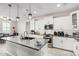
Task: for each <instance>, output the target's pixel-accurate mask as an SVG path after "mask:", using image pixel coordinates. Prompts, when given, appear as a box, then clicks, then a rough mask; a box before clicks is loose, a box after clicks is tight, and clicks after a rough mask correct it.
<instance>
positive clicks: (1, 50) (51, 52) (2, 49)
mask: <svg viewBox="0 0 79 59" xmlns="http://www.w3.org/2000/svg"><path fill="white" fill-rule="evenodd" d="M47 50H48V52H47V53H45V54H44V56H73V53H72V52H68V51H64V50H60V49H56V48H47ZM0 56H10V55H9V54H7V53H6V44H0Z"/></svg>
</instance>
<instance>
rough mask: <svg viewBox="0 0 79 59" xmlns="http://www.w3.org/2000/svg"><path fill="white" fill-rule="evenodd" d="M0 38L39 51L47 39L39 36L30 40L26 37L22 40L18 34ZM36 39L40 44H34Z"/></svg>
mask: <svg viewBox="0 0 79 59" xmlns="http://www.w3.org/2000/svg"><path fill="white" fill-rule="evenodd" d="M2 39H4V40H6V41H9V42H12V43H15V44H19V45H21V46H25V47H28V48H31V49H34V50H37V51H39V50H40V49H41V48H42V47H44V46H45V45H46V44H47V42H48V39H40V38H37V39H32V40H28V39H25V40H22V39H20V36H11V37H3V38H2ZM37 41H40V42H41V45H40V46H38V45H37V44H36V42H37Z"/></svg>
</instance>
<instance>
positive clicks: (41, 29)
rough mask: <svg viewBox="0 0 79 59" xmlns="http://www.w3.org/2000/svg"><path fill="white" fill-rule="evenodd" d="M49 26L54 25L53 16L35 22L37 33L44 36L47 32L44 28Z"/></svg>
mask: <svg viewBox="0 0 79 59" xmlns="http://www.w3.org/2000/svg"><path fill="white" fill-rule="evenodd" d="M47 24H53V16H50V17H45V18H41V19H38V21H36V22H35V31H38V32H40V33H41V34H43V33H44V32H45V29H44V26H45V25H47ZM50 32H51V30H50ZM51 33H52V32H51Z"/></svg>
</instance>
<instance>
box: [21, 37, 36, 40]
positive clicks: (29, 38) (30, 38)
mask: <svg viewBox="0 0 79 59" xmlns="http://www.w3.org/2000/svg"><path fill="white" fill-rule="evenodd" d="M22 39H25V40H26V39H28V40H32V39H35V38H34V37H23V38H22Z"/></svg>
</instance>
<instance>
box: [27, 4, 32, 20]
mask: <svg viewBox="0 0 79 59" xmlns="http://www.w3.org/2000/svg"><path fill="white" fill-rule="evenodd" d="M28 19H29V20H31V19H32V13H31V3H29V14H28Z"/></svg>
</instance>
